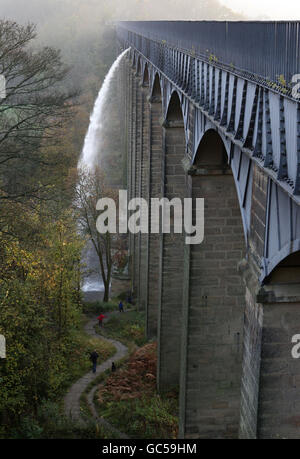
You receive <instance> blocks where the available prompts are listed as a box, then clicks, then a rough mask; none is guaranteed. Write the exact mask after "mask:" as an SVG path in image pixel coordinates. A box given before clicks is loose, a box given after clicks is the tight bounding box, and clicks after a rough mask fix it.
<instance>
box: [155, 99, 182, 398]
mask: <svg viewBox="0 0 300 459" xmlns="http://www.w3.org/2000/svg"><path fill="white" fill-rule="evenodd" d="M166 114H167V115H166V119H165V121H164V123H163V136H164V158H163V160H164V164H163V171H164V173H163V184H162V196H163V197H164V198H167V199H168V200H169V202H170V201H171V200H173V199H174V198H176V199H177V202H180V203H181V204H180V206H182V203H183V199H184V198H185V196H186V175H185V171H184V169H183V166H182V161H183V159H184V157H185V148H186V141H185V130H184V120H183V113H182V110H181V104H180V99H179V96H178V93H177V92H176V91H174V92H173V93H172V95H171V97H170V101H169V104H168V107H167V111H166ZM170 214H171V233H170V234H162V235H161V244H160V250H161V252H160V292H161V293H160V302H159V319H158V323H159V326H158V387H159V390H162V391H164V390H167V389H168V388H170V387H172V386H177V385H178V384H179V375H180V362H181V357H180V356H181V331H182V301H183V274H184V266H183V257H184V234H183V233H174V231H173V225H172V222H173V221H174V213H172V212H170Z"/></svg>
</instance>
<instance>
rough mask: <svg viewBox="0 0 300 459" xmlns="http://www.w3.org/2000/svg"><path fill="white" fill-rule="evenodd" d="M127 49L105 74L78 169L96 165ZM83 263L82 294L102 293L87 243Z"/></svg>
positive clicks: (101, 286)
mask: <svg viewBox="0 0 300 459" xmlns="http://www.w3.org/2000/svg"><path fill="white" fill-rule="evenodd" d="M128 51H129V48H128V49H126V50H125V51H123V52H122V53H121V54H120V55H119V56H118V57H117V59H116V60H115V62H114V63H113V65H112V66H111V68H110V70H109V72H108V73H107V75H106V77H105V79H104V81H103V84H102V86H101V88H100V91H99V93H98V96H97V99H96V101H95V105H94V109H93V112H92V114H91V116H90V124H89V127H88V130H87V133H86V136H85V139H84V144H83V149H82V152H81V156H80V159H79V161H78V169H85V170H91V171H92V170H93V168H94V167H95V166H96V165H97V164H98V160H99V152H100V147H101V140H102V137H103V135H104V133H103V118H104V111H107V109H109V95H110V91H111V90H112V89H113V88H112V84H111V83H112V80H113V77H114V75H115V73H116V71H117V69H118V67H119V64H120V62H121V60H122V59H123V57H124V56H125V54H126V53H127V52H128ZM83 261H84V263H85V264H86V265H87V266H88V267H89V269H91V270H92V272H91V274H90V275H88V276H87V277H86V278H85V279H84V280H83V286H82V291H83V292H102V291H103V290H104V284H103V281H102V280H100V272H99V268H98V266H99V261H98V259H97V255H96V252H95V249H94V247H93V245H92V244H91V243H88V244H87V245H86V247H85V250H84V251H83Z"/></svg>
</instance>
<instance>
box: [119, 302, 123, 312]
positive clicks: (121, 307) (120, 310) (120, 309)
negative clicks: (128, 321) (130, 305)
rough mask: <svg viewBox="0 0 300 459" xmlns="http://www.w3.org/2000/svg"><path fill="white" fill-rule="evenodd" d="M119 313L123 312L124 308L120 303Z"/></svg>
mask: <svg viewBox="0 0 300 459" xmlns="http://www.w3.org/2000/svg"><path fill="white" fill-rule="evenodd" d="M119 312H124V307H123V303H122V301H120V303H119Z"/></svg>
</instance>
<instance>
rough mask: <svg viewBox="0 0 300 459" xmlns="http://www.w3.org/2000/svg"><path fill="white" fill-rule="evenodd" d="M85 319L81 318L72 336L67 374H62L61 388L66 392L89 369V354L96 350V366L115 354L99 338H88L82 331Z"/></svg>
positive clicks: (111, 348) (110, 346)
mask: <svg viewBox="0 0 300 459" xmlns="http://www.w3.org/2000/svg"><path fill="white" fill-rule="evenodd" d="M86 320H87V319H86V318H85V317H83V319H82V323H81V327H80V329H79V330H76V331H74V334H73V336H72V341H73V343H72V344H73V346H72V347H73V351H72V352H71V353H70V357H69V365H68V369H67V372H62V374H61V375H60V377H61V378H62V387H63V388H64V391H66V390H67V388H69V387H70V386H71V385H72V384H73V383H74V382H75V381H77V379H79V378H80V377H81V376H83V375H84V374H85V373H87V372H88V371H89V370H90V369H91V361H90V358H89V356H90V353H91V352H92V351H93V350H94V349H96V350H97V351H98V354H99V360H98V364H101V363H102V362H104V361H105V360H107V359H109V358H110V357H111V356H112V355H113V354H114V353H115V347H114V346H113V345H112V344H111V343H108V342H106V341H104V340H103V341H101V338H100V337H99V338H100V339H99V338H93V337H91V336H88V335H87V334H86V333H85V331H84V325H85V323H86Z"/></svg>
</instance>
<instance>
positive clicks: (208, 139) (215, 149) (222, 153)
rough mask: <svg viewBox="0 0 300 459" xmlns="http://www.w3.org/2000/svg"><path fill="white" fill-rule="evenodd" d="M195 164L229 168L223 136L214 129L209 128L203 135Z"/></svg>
mask: <svg viewBox="0 0 300 459" xmlns="http://www.w3.org/2000/svg"><path fill="white" fill-rule="evenodd" d="M193 164H194V166H196V167H197V166H205V165H206V166H209V167H213V166H219V167H221V168H224V170H225V169H227V168H228V167H229V166H228V160H227V151H226V148H225V145H224V143H223V140H222V138H221V137H220V135H219V134H218V133H217V131H216V130H214V129H208V130H207V131H206V132H205V133H204V135H203V136H202V138H201V140H200V143H199V145H198V148H197V152H196V155H195V158H194V161H193Z"/></svg>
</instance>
